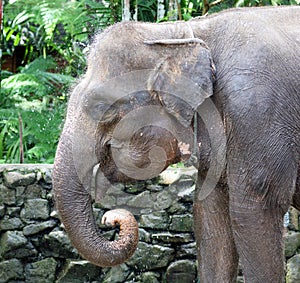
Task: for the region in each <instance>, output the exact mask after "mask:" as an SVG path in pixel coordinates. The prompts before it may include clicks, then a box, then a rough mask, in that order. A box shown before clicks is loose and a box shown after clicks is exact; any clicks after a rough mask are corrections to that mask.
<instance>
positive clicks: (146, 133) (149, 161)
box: [97, 126, 182, 183]
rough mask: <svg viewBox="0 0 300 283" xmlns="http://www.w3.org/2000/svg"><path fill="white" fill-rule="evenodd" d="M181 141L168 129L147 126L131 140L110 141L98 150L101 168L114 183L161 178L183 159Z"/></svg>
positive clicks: (112, 139)
mask: <svg viewBox="0 0 300 283" xmlns="http://www.w3.org/2000/svg"><path fill="white" fill-rule="evenodd" d="M178 144H179V142H178V141H177V139H176V138H175V137H174V136H173V135H172V133H170V132H168V131H166V130H165V129H162V128H159V127H155V126H147V127H145V128H143V129H140V130H139V131H137V132H136V133H134V134H133V135H132V137H131V139H130V140H129V141H119V140H116V139H114V138H110V139H108V138H106V142H105V144H104V145H103V146H101V147H100V148H98V150H97V157H98V161H99V168H100V169H101V171H102V172H103V174H104V176H105V177H106V178H107V179H108V180H109V181H110V182H111V183H118V182H122V183H133V182H136V181H138V180H147V179H151V178H153V177H156V176H158V175H159V174H160V173H161V172H162V171H164V170H165V169H166V168H167V167H168V166H169V165H171V164H174V163H178V162H179V161H180V160H181V159H182V150H181V148H180V146H179V145H178Z"/></svg>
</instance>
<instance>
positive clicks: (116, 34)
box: [53, 7, 300, 283]
mask: <svg viewBox="0 0 300 283" xmlns="http://www.w3.org/2000/svg"><path fill="white" fill-rule="evenodd" d="M191 30H192V31H191ZM191 33H193V35H194V36H195V38H198V39H201V40H203V41H204V43H194V44H193V43H190V44H188V43H186V44H179V45H178V44H177V45H176V44H171V43H170V44H161V43H156V44H147V42H146V41H153V40H166V39H183V38H190V37H191ZM148 43H149V42H148ZM152 43H153V42H152ZM165 43H166V42H165ZM143 69H152V70H155V72H156V76H154V77H155V78H156V79H153V77H152V78H147V79H148V82H147V84H148V88H149V89H148V90H149V91H141V92H137V93H135V94H134V95H135V96H134V97H133V96H132V97H131V100H130V99H129V98H128V99H123V100H122V99H121V100H120V101H119V102H118V104H117V105H116V106H115V107H114V108H113V109H112V110H109V111H107V112H106V111H104V110H103V103H104V102H105V103H106V104H109V102H110V101H111V100H110V99H111V98H110V97H113V95H114V94H113V93H111V92H110V91H109V90H107V89H105V90H103V89H102V90H101V88H100V90H99V89H98V90H97V87H98V86H100V85H101V84H103V83H104V82H107V81H109V79H111V78H113V77H117V76H120V75H122V74H126V73H128V72H130V71H136V70H143ZM166 74H168V76H167V75H166ZM180 76H184V77H188V78H190V79H191V80H192V81H194V82H196V83H197V85H198V86H199V92H198V93H197V97H198V98H199V104H200V103H201V102H202V101H203V100H204V97H205V96H206V97H207V95H209V96H211V99H212V101H213V102H214V104H215V105H216V107H217V109H218V110H219V112H220V115H221V117H222V119H223V127H224V131H225V134H226V138H227V151H226V167H225V168H224V171H223V174H222V177H221V178H220V180H219V182H218V185H217V186H216V188H214V190H212V192H211V193H210V194H209V196H208V197H207V198H205V199H204V200H199V199H198V198H197V194H196V198H195V204H194V214H195V216H194V217H195V219H194V220H195V236H196V239H197V246H198V259H199V278H200V281H201V282H204V283H206V282H226V283H227V282H235V280H236V275H237V265H238V259H240V261H241V265H242V268H243V273H244V276H245V280H246V282H251V283H253V282H260V283H261V282H264V283H266V282H282V281H283V280H284V264H283V263H284V258H283V238H282V237H283V216H284V213H285V212H286V211H287V210H288V207H289V206H290V205H294V206H295V207H296V208H298V209H299V208H300V179H299V154H300V144H299V133H300V79H299V78H300V7H286V8H259V9H245V10H230V11H226V12H223V13H220V14H217V15H214V16H210V17H207V18H203V19H195V20H192V21H190V22H189V25H188V24H186V23H183V22H176V23H162V24H149V23H148V24H146V23H121V24H118V25H115V26H113V27H111V28H109V29H107V30H106V31H105V32H103V33H102V34H100V35H99V36H97V37H96V39H95V43H94V45H93V46H92V47H91V52H90V55H89V59H88V69H87V72H86V75H85V76H84V78H83V79H82V80H81V81H80V82H79V84H78V85H77V86H76V87H75V88H74V90H73V93H72V95H71V99H70V103H69V107H68V113H67V118H66V123H65V127H64V130H63V133H62V135H61V139H60V142H59V146H58V150H57V155H56V159H55V167H54V172H53V185H54V192H55V198H56V204H57V207H58V210H59V212H60V215H61V218H62V221H63V223H64V225H65V228H66V231H67V233H68V234H69V236H70V238H71V241H72V242H73V244H74V245H75V247H76V248H77V249H78V251H79V252H80V253H81V254H82V256H83V257H85V258H87V259H88V260H90V261H91V262H93V263H94V264H97V265H100V266H110V265H115V264H119V263H121V262H123V261H125V260H126V259H127V258H128V257H130V256H131V254H132V253H133V251H134V249H135V246H136V241H137V232H135V231H136V229H137V226H136V223H134V221H133V217H132V216H131V215H130V214H129V213H127V212H124V211H122V212H121V213H119V212H118V211H117V212H116V213H115V214H116V215H117V216H116V217H115V218H114V217H111V216H109V217H108V218H113V220H111V219H110V220H109V221H106V218H105V219H104V222H109V223H112V224H114V223H117V222H119V223H120V225H121V227H122V229H123V230H122V235H121V237H120V239H119V241H118V242H116V241H113V242H109V241H107V240H105V239H103V238H102V237H101V236H100V234H99V232H98V228H97V227H96V224H95V222H94V219H93V216H92V210H91V198H90V195H89V193H88V186H89V183H90V180H91V175H92V169H93V167H94V166H95V165H96V164H99V168H100V169H101V170H102V172H103V173H104V175H105V176H106V177H107V178H108V179H109V180H110V182H112V183H114V182H125V181H130V180H131V179H134V178H129V177H127V176H126V174H124V173H122V172H121V171H122V170H119V168H118V166H116V164H114V161H113V158H112V156H111V150H112V148H113V147H116V148H117V147H118V145H117V144H116V140H113V139H112V130H113V129H114V127H115V126H116V124H117V122H118V121H120V119H121V118H122V117H123V116H124V115H125V114H126V113H129V112H130V111H131V110H132V109H138V107H139V106H145V105H155V106H158V105H160V106H163V109H165V112H164V113H163V114H162V117H165V118H166V119H164V118H160V122H159V123H162V125H164V126H162V127H160V126H159V125H157V126H155V127H153V128H151V127H150V128H149V127H148V128H147V129H146V131H145V134H144V135H141V134H137V135H136V137H135V138H134V139H133V141H131V149H132V150H131V155H130V158H131V159H132V160H131V161H132V162H133V163H134V164H135V166H137V167H139V168H147V166H148V165H149V158H148V155H147V154H148V152H149V149H150V148H151V147H152V146H153V145H159V146H161V147H162V148H163V149H164V151H165V153H166V158H167V161H166V162H165V166H164V168H165V167H166V166H167V165H169V164H171V163H175V162H178V161H179V160H181V159H183V156H182V150H180V148H179V142H185V141H184V140H182V141H179V140H176V139H174V137H173V136H172V135H171V134H170V133H169V132H166V131H164V128H169V127H171V126H172V125H173V124H174V123H175V124H176V123H178V121H176V118H174V117H176V113H177V114H178V115H179V116H182V117H183V119H184V120H185V121H187V124H188V125H185V126H182V127H183V129H182V131H183V132H185V134H186V136H189V133H190V131H197V136H198V144H199V145H200V147H199V156H198V160H199V164H198V165H197V166H198V168H199V179H198V189H200V188H201V184H202V183H203V181H204V180H205V176H206V173H207V169H208V168H209V162H210V158H209V153H210V141H209V137H208V136H207V135H208V133H207V131H206V130H205V127H204V124H203V122H202V121H201V119H200V117H199V115H198V126H197V127H198V128H197V129H194V126H195V123H193V115H194V111H195V109H193V107H190V106H189V105H188V104H185V102H184V101H186V98H185V97H183V98H182V99H183V101H179V99H178V97H174V96H171V95H169V94H166V93H162V92H161V93H160V92H159V91H155V89H167V88H168V84H172V82H176V81H178V80H179V78H180ZM124 88H125V85H124ZM132 101H134V102H132ZM101 103H102V104H101ZM204 103H205V102H204ZM197 106H198V105H197ZM97 111H99V113H97ZM101 111H102V112H101ZM104 112H105V113H104ZM97 115H98V116H97ZM97 117H101V118H99V119H100V120H101V121H97ZM170 117H171V118H170ZM172 117H173V118H172ZM189 142H190V141H187V143H189ZM129 164H130V163H129ZM130 166H132V165H128V167H130ZM164 168H163V169H164ZM131 169H133V170H134V167H133V168H131ZM163 169H162V170H163ZM128 170H129V171H130V168H129V169H128ZM101 190H103V191H105V188H101ZM122 214H124V215H123V216H124V217H123V216H122Z"/></svg>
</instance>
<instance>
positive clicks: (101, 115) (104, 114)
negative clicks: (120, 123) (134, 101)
mask: <svg viewBox="0 0 300 283" xmlns="http://www.w3.org/2000/svg"><path fill="white" fill-rule="evenodd" d="M87 112H88V114H89V115H90V117H92V119H93V120H95V121H98V122H101V123H106V122H109V121H110V120H112V119H113V117H114V116H116V112H117V110H116V107H115V106H114V105H108V104H106V103H104V102H102V101H101V102H97V103H90V105H89V106H88V107H87Z"/></svg>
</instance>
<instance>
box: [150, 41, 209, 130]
mask: <svg viewBox="0 0 300 283" xmlns="http://www.w3.org/2000/svg"><path fill="white" fill-rule="evenodd" d="M145 43H146V44H149V45H154V46H151V47H152V48H158V52H159V54H161V55H162V57H161V58H160V59H159V61H158V62H157V65H156V67H155V69H154V70H153V72H152V75H151V77H150V78H149V81H148V90H149V91H150V93H151V94H152V95H153V96H157V98H158V99H159V100H160V101H161V103H162V104H163V105H164V106H165V107H166V109H167V111H168V112H170V113H171V114H172V115H174V116H175V117H177V119H179V120H180V121H181V122H182V123H184V124H185V125H186V126H189V125H190V123H191V121H192V118H193V115H194V113H195V111H196V110H197V108H198V107H199V105H201V104H202V103H203V101H204V100H205V99H206V98H207V97H209V96H211V95H212V94H213V83H214V78H215V66H214V63H213V60H212V57H211V53H210V50H209V48H208V47H207V46H206V44H205V43H204V41H202V40H201V39H197V38H191V39H166V40H156V41H147V42H145ZM161 48H163V50H161Z"/></svg>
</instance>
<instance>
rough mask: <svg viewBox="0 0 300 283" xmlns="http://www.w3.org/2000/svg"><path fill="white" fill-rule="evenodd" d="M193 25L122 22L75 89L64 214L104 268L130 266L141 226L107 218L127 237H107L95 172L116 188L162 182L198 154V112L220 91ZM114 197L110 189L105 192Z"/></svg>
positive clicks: (106, 35)
mask: <svg viewBox="0 0 300 283" xmlns="http://www.w3.org/2000/svg"><path fill="white" fill-rule="evenodd" d="M190 37H191V28H190V26H188V25H186V24H184V23H176V24H175V23H174V24H160V25H157V24H141V23H122V24H118V25H115V26H113V27H111V28H108V29H107V30H106V31H104V32H103V33H101V34H100V35H98V36H97V37H96V39H95V41H94V43H93V45H92V46H91V51H90V54H89V58H88V68H87V71H86V74H85V76H84V77H83V78H82V79H81V81H80V82H79V83H78V85H77V86H76V87H75V88H74V89H73V91H72V94H71V97H70V100H69V105H68V111H67V117H66V122H65V125H64V129H63V132H62V134H61V138H60V141H59V145H58V148H57V153H56V158H55V164H54V171H53V186H54V194H55V201H56V205H57V209H58V211H59V213H60V216H61V220H62V222H63V224H64V227H65V229H66V232H67V233H68V235H69V237H70V239H71V242H72V243H73V245H74V246H75V247H76V248H77V250H78V251H79V253H80V254H81V255H82V256H83V257H84V258H86V259H87V260H89V261H91V262H92V263H94V264H96V265H99V266H113V265H117V264H120V263H122V262H124V261H125V260H126V259H128V258H129V257H130V256H131V255H132V254H133V252H134V250H135V248H136V245H137V238H138V232H137V230H138V227H137V224H136V221H135V219H134V217H133V216H132V215H131V214H130V213H129V212H127V211H125V210H116V211H111V212H108V214H106V215H105V216H104V217H103V222H105V223H110V224H113V225H115V224H117V223H118V224H119V225H120V230H121V232H120V235H119V239H118V240H116V241H108V240H107V239H105V238H104V237H102V236H101V232H100V231H99V229H98V227H97V225H96V223H95V220H94V217H93V211H92V199H91V196H90V193H89V188H90V184H91V180H92V177H93V169H94V167H95V166H96V165H98V166H99V171H100V172H101V173H102V175H101V176H105V178H106V180H108V181H109V182H110V183H115V182H128V181H134V180H141V179H148V178H152V177H154V176H157V175H158V174H159V173H160V172H161V171H163V170H164V169H165V168H166V167H167V166H168V165H170V164H172V163H176V162H178V161H180V160H184V159H187V158H189V156H190V154H191V152H192V150H193V148H194V147H195V146H196V145H193V140H194V133H193V131H194V127H193V118H194V113H195V111H196V109H197V107H198V106H199V105H200V104H201V103H202V102H203V101H204V100H205V98H207V97H209V96H210V95H212V93H213V80H214V66H213V62H212V58H211V55H210V51H209V49H208V48H207V46H206V45H205V44H204V42H203V41H202V40H201V39H196V38H192V39H191V38H190ZM100 190H101V191H105V188H100Z"/></svg>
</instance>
